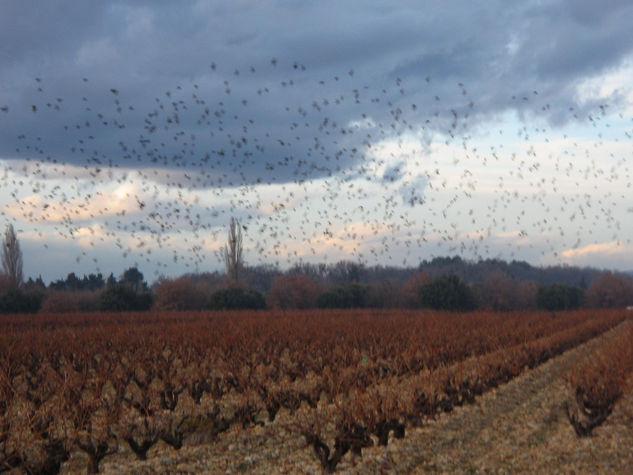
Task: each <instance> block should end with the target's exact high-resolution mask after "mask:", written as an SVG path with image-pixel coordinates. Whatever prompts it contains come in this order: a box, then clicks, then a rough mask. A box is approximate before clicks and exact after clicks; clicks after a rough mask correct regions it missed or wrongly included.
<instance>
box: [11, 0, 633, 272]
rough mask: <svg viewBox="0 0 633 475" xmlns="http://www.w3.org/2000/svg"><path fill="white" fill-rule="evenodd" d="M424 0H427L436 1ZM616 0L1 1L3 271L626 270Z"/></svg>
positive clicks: (627, 209)
mask: <svg viewBox="0 0 633 475" xmlns="http://www.w3.org/2000/svg"><path fill="white" fill-rule="evenodd" d="M438 5H439V6H438ZM632 15H633V6H632V5H631V3H630V2H628V1H615V0H614V1H603V2H594V1H589V0H586V1H526V2H507V1H498V2H494V1H486V2H472V1H463V2H457V1H456V2H431V1H429V2H419V1H415V2H393V1H383V2H378V1H374V2H342V1H320V2H299V1H285V2H281V1H257V2H249V1H230V2H229V1H222V2H213V1H198V2H168V1H146V2H144V1H119V2H106V1H103V2H92V1H91V2H76V1H19V2H16V1H10V0H7V1H4V0H0V108H1V111H0V225H2V227H3V228H4V226H5V225H7V224H13V225H14V227H15V228H16V230H17V231H18V235H19V238H20V242H21V244H22V247H23V250H24V265H25V274H26V275H27V276H34V277H35V276H37V275H40V274H41V275H42V277H43V278H44V279H45V280H46V281H49V280H51V279H57V278H61V277H65V275H66V274H67V273H68V272H71V271H74V272H76V273H78V274H84V273H90V272H102V273H104V274H109V273H110V272H113V273H114V274H115V275H120V274H121V273H122V272H123V270H124V269H126V268H127V267H130V266H134V265H136V266H138V267H139V268H140V269H141V271H142V272H144V274H145V276H146V278H147V279H148V280H150V281H151V280H154V279H155V278H157V277H158V276H159V275H166V276H177V275H180V274H182V273H184V272H195V271H198V272H202V271H207V270H215V269H221V268H222V263H221V261H220V259H219V250H220V249H221V247H222V246H223V245H224V243H225V241H226V230H227V227H228V223H229V221H230V217H231V216H235V217H237V218H238V219H239V220H240V222H241V224H242V225H243V226H244V228H243V229H244V246H245V258H246V262H247V263H248V264H251V265H256V264H274V265H278V266H280V267H282V268H285V267H288V266H290V265H292V264H294V263H296V262H299V261H307V262H335V261H337V260H340V259H349V260H354V261H360V262H365V263H367V264H369V265H372V264H384V265H398V266H401V265H406V266H415V265H417V264H418V263H419V262H420V260H422V259H431V258H432V257H434V256H443V255H454V254H459V255H461V256H462V257H464V258H467V259H486V258H502V259H507V260H510V259H517V260H526V261H528V262H530V263H531V264H533V265H553V264H572V265H591V266H596V267H599V268H609V269H619V270H630V269H633V243H632V242H631V236H633V224H632V223H633V219H632V218H633V199H632V198H633V190H632V189H631V181H632V180H631V166H632V157H631V154H632V151H631V146H630V145H631V134H633V121H632V118H633V114H632V111H633V89H632V87H633V62H632V59H633V55H632V53H633V29H631V28H630V18H631V17H632Z"/></svg>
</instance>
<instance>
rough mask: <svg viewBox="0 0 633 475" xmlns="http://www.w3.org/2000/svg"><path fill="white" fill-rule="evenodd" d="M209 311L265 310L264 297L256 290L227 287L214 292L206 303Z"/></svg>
mask: <svg viewBox="0 0 633 475" xmlns="http://www.w3.org/2000/svg"><path fill="white" fill-rule="evenodd" d="M207 308H209V309H211V310H259V309H263V308H266V300H265V299H264V296H263V295H262V294H261V293H259V292H257V291H256V290H251V289H243V288H241V287H227V288H224V289H219V290H216V291H215V292H214V293H213V294H212V295H211V298H210V299H209V302H208V303H207Z"/></svg>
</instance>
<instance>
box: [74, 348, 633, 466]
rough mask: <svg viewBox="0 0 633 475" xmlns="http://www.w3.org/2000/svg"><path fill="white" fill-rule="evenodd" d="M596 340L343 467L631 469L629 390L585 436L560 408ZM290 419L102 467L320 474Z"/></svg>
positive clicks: (126, 456)
mask: <svg viewBox="0 0 633 475" xmlns="http://www.w3.org/2000/svg"><path fill="white" fill-rule="evenodd" d="M599 338H600V337H599ZM599 338H598V339H594V340H592V341H591V342H589V343H588V344H585V345H582V346H580V347H578V348H575V349H573V350H570V351H567V352H566V353H564V354H562V355H560V356H558V357H556V358H553V359H551V360H550V361H548V362H547V363H545V364H543V365H541V366H539V367H537V368H535V369H533V370H529V371H526V372H525V373H523V374H522V375H521V376H520V377H518V378H516V379H514V380H512V381H511V382H509V383H507V384H505V385H502V386H500V387H499V388H497V389H495V390H493V391H491V392H489V393H487V394H484V395H483V396H481V397H478V398H477V399H476V401H475V403H473V404H470V405H466V406H462V407H457V408H455V409H454V410H453V412H451V413H449V414H443V415H441V416H440V417H438V418H437V419H436V420H433V421H428V422H427V423H426V424H425V425H424V426H423V427H422V428H416V429H413V428H412V429H409V428H407V433H406V437H405V438H404V439H400V440H395V439H391V440H390V442H389V444H388V445H387V447H371V448H368V449H363V454H362V456H361V457H354V456H353V455H352V454H350V453H348V454H347V455H346V456H345V458H344V459H343V460H342V461H341V463H339V465H338V466H337V473H350V474H352V473H354V474H356V473H363V474H364V473H372V474H373V473H389V474H391V473H396V474H400V473H402V474H404V473H425V472H433V473H437V472H440V473H441V472H446V473H547V474H553V473H570V474H571V473H576V474H579V473H582V474H585V473H605V474H606V473H609V474H612V473H623V474H624V473H627V474H630V473H633V468H632V467H633V391H629V392H628V393H627V394H625V395H624V396H623V398H622V399H621V400H620V401H619V402H618V404H617V405H616V407H615V409H614V411H613V413H612V414H611V415H610V416H609V417H608V418H607V420H606V421H605V422H604V423H603V424H602V425H601V426H599V427H598V428H597V429H595V430H594V432H593V435H592V437H589V438H582V439H581V438H579V437H577V436H576V434H575V432H574V430H573V429H572V426H571V425H570V424H569V422H568V420H567V417H566V415H565V411H564V408H563V403H564V402H565V401H571V393H570V390H569V388H567V387H566V385H565V374H566V372H567V371H568V368H569V367H570V366H571V365H573V364H574V363H575V362H577V361H578V359H579V358H580V357H582V356H583V355H587V354H588V351H590V349H591V348H592V347H594V346H595V345H596V344H597V343H598V341H599ZM289 422H290V416H289V415H288V414H285V413H283V411H280V413H279V415H278V417H277V419H276V420H275V422H273V423H272V424H268V425H266V426H264V427H255V428H253V429H248V430H241V431H238V430H230V431H228V432H226V433H223V434H221V435H220V437H219V438H218V440H216V441H213V442H209V441H207V440H205V439H204V435H200V434H199V435H198V436H197V437H195V438H192V439H191V440H190V441H189V444H187V445H185V446H184V447H183V448H182V449H180V450H179V451H176V450H174V449H172V448H170V447H168V446H167V445H164V444H163V443H162V442H161V443H160V444H161V445H157V446H155V447H154V448H153V449H152V450H151V451H150V452H149V460H147V461H144V462H140V461H137V460H135V459H134V457H133V456H132V453H131V452H129V451H127V450H128V449H127V448H124V447H122V448H121V452H120V453H119V454H117V455H116V456H113V457H108V458H106V459H104V460H103V462H102V464H101V468H102V470H101V471H102V472H103V473H126V474H133V473H134V474H139V473H145V474H149V473H172V474H184V473H210V474H211V473H212V474H225V473H232V474H235V473H257V474H272V473H292V474H294V473H314V474H319V473H322V469H321V466H320V464H319V462H318V461H317V459H316V457H315V456H314V453H313V449H312V448H311V447H307V446H306V445H305V441H304V439H303V437H301V436H299V435H297V434H296V433H295V432H293V431H290V430H286V429H285V428H284V427H285V425H287V424H288V423H289ZM73 458H75V457H73ZM71 464H72V465H71ZM64 471H65V472H66V473H77V472H79V473H81V472H83V473H85V465H84V464H83V463H81V461H76V462H74V463H72V462H71V463H70V464H67V465H66V466H65V470H64Z"/></svg>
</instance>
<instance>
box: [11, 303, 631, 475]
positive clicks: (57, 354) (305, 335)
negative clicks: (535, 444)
mask: <svg viewBox="0 0 633 475" xmlns="http://www.w3.org/2000/svg"><path fill="white" fill-rule="evenodd" d="M623 318H624V316H623V314H622V312H618V311H607V310H605V311H575V312H563V313H559V314H553V313H550V312H518V313H505V314H501V313H492V312H473V313H467V314H445V313H432V312H420V311H417V312H416V311H409V312H408V311H402V310H397V311H395V310H394V311H368V310H363V311H351V310H350V311H345V312H343V313H341V312H340V311H338V312H337V311H308V312H306V311H302V312H285V313H283V312H230V313H228V312H227V313H222V312H219V313H209V312H204V313H190V314H185V313H157V314H146V313H143V314H111V315H98V316H96V315H94V314H90V315H69V316H65V317H60V316H58V315H56V316H53V315H36V316H31V317H28V319H27V318H26V317H24V316H5V317H2V319H1V320H0V413H1V415H2V418H1V419H0V472H2V471H7V470H12V469H20V470H23V471H25V472H27V473H58V472H59V470H60V468H61V466H62V464H63V463H64V462H65V461H67V460H69V459H70V458H71V457H74V456H75V455H74V454H77V453H79V452H83V453H84V454H85V456H87V459H88V460H89V462H88V464H87V472H88V473H96V472H98V471H99V466H100V463H101V461H102V460H103V459H104V458H106V457H108V456H110V455H113V454H116V453H120V452H121V450H122V446H123V445H125V446H127V447H128V448H129V450H130V451H132V452H133V453H134V454H135V455H136V456H137V457H138V458H139V459H144V458H146V457H147V454H148V451H149V450H150V449H151V448H152V447H153V446H155V444H157V443H158V442H159V441H163V442H165V443H167V444H169V445H170V446H171V447H173V449H174V450H178V449H179V448H181V447H182V446H183V444H185V443H187V438H188V437H189V436H190V435H191V434H193V433H197V432H201V431H203V432H205V433H206V434H207V435H208V436H209V437H210V438H211V439H213V437H214V436H217V435H218V434H219V433H221V432H222V431H226V430H228V429H229V428H231V427H236V426H237V427H241V428H245V429H246V428H249V427H252V426H254V425H266V424H272V423H274V422H275V420H276V418H277V415H278V413H279V411H282V410H283V411H286V412H287V413H288V414H290V415H291V416H292V417H291V418H290V420H291V421H292V422H291V423H290V425H289V428H290V429H291V430H292V431H293V432H294V433H295V434H296V436H297V437H303V438H304V440H305V442H306V443H307V444H308V445H309V446H311V450H313V451H314V454H315V456H316V457H317V458H318V459H319V461H320V462H321V464H322V465H323V467H324V468H325V469H326V470H328V471H334V470H335V469H336V466H337V464H338V463H339V462H340V461H341V459H342V458H343V457H344V456H345V454H346V453H348V452H353V453H356V454H361V452H362V449H363V448H364V447H368V446H370V445H375V444H382V445H386V444H388V442H389V440H390V437H404V436H405V434H406V431H407V428H408V427H412V426H416V425H421V424H423V423H424V421H425V420H426V419H428V418H431V417H434V416H435V415H436V414H438V413H439V412H448V411H451V410H452V408H453V407H455V406H456V405H460V404H463V403H465V402H468V401H471V400H472V399H473V398H474V397H475V396H476V395H478V394H481V393H483V392H485V391H487V390H489V389H490V388H493V387H495V386H497V385H499V384H501V383H503V382H505V381H508V380H510V379H511V378H513V377H515V376H517V375H518V374H520V373H521V372H522V371H524V370H525V369H526V368H531V367H534V366H536V365H539V364H541V363H542V362H544V361H546V360H547V359H549V358H551V357H553V356H555V355H557V354H560V353H561V352H563V351H565V350H567V349H569V348H573V347H575V346H576V345H578V344H580V343H583V342H585V341H587V340H589V339H591V338H593V337H595V336H597V335H599V334H601V333H604V332H605V331H606V330H608V329H610V328H612V327H614V326H615V325H617V324H618V323H620V322H621V321H622V320H623Z"/></svg>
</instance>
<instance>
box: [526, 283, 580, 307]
mask: <svg viewBox="0 0 633 475" xmlns="http://www.w3.org/2000/svg"><path fill="white" fill-rule="evenodd" d="M582 297H583V291H582V289H580V288H579V287H572V286H569V285H565V284H549V285H541V286H540V287H539V289H538V292H537V293H536V304H537V306H538V307H539V308H542V309H545V310H552V311H553V310H570V309H574V308H578V307H580V304H581V303H582Z"/></svg>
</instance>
